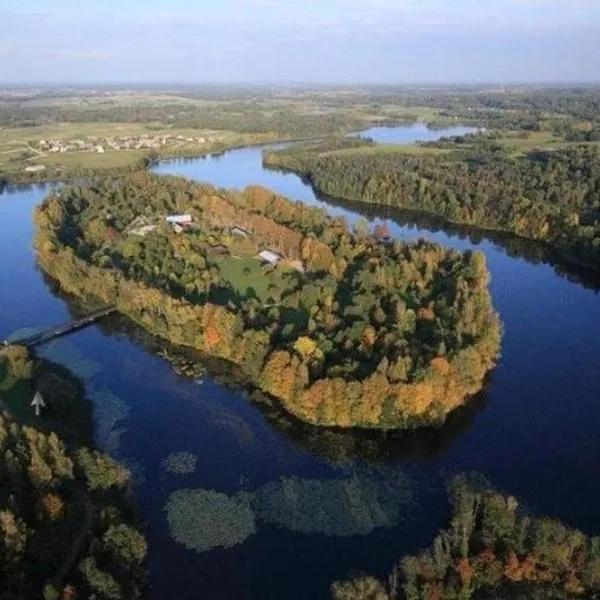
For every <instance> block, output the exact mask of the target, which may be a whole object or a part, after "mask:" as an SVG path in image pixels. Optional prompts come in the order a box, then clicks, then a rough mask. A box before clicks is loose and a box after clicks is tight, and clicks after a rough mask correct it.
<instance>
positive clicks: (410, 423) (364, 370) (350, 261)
mask: <svg viewBox="0 0 600 600" xmlns="http://www.w3.org/2000/svg"><path fill="white" fill-rule="evenodd" d="M36 220H37V227H38V233H37V238H36V247H37V251H38V256H39V264H40V265H41V267H42V268H43V269H44V270H45V271H46V272H47V273H48V274H50V275H51V276H52V277H53V278H54V279H56V280H57V281H58V282H60V284H61V286H62V288H63V289H64V290H65V291H66V292H68V293H72V294H75V295H79V296H84V297H90V298H95V299H97V300H98V301H101V302H103V303H107V304H114V305H116V307H117V308H118V310H119V311H120V312H122V313H123V314H125V315H127V316H128V317H130V318H131V319H132V320H133V321H135V322H137V323H139V324H140V325H142V326H143V327H145V328H146V329H148V330H149V331H151V332H152V333H154V334H157V335H159V336H161V337H163V338H166V339H169V340H170V341H172V342H174V343H177V344H181V345H186V346H191V347H193V348H196V349H197V350H199V351H201V352H203V353H206V354H208V355H211V356H215V357H219V358H223V359H226V360H228V361H231V362H232V363H233V364H235V365H236V366H237V367H238V368H239V369H240V370H241V371H242V372H243V373H244V374H245V376H246V377H247V379H248V381H249V383H251V384H252V385H253V386H255V387H258V388H260V389H262V390H263V391H265V392H266V393H268V394H270V395H272V396H274V397H276V398H278V399H279V400H280V401H281V403H282V404H283V406H284V407H285V408H286V409H287V410H288V411H290V412H291V413H292V414H294V415H296V416H297V417H299V418H300V419H303V420H304V421H307V422H309V423H313V424H318V425H324V426H340V427H353V426H358V427H366V428H384V429H389V428H404V427H415V426H420V425H431V424H439V423H441V422H443V421H444V419H445V417H446V415H447V414H448V413H449V412H450V411H452V410H454V409H456V408H457V407H459V406H461V405H462V404H464V402H465V401H466V399H467V398H468V397H469V396H471V395H472V394H474V393H475V392H477V391H478V390H480V389H481V387H482V385H483V381H484V378H485V375H486V373H487V372H488V371H489V370H490V369H491V368H492V367H493V366H494V364H495V361H496V359H497V357H498V354H499V348H500V337H501V326H500V321H499V318H498V316H497V314H496V313H495V312H494V310H493V307H492V303H491V298H490V294H489V291H488V282H489V274H488V270H487V267H486V263H485V257H484V256H483V255H482V254H479V253H470V252H466V253H459V252H457V251H454V250H448V249H444V248H442V247H441V246H439V245H437V244H433V243H428V242H425V241H419V242H416V243H413V244H406V243H403V242H401V241H393V242H392V241H390V240H387V241H382V240H381V239H380V238H381V237H385V236H382V235H381V234H382V232H379V233H380V236H379V238H378V237H377V236H375V235H372V234H371V233H370V232H369V230H368V227H357V228H356V230H355V231H353V230H351V229H350V228H349V226H348V225H347V223H346V222H345V221H344V220H342V219H334V218H331V217H328V216H327V215H326V214H325V212H324V211H322V210H320V209H316V208H312V207H308V206H305V205H303V204H301V203H292V202H290V201H288V200H286V199H284V198H282V197H280V196H276V195H274V194H273V193H271V192H269V191H267V190H265V189H263V188H260V187H249V188H247V189H246V190H244V191H243V192H238V191H225V190H222V189H216V188H214V187H212V186H209V185H203V184H198V183H193V182H190V181H188V180H185V179H183V178H175V177H160V176H156V175H151V174H149V173H146V172H139V173H135V174H133V175H130V176H127V177H124V178H121V179H106V180H102V181H98V182H95V183H92V184H91V185H89V186H87V187H71V188H65V189H63V190H62V191H60V192H58V193H57V194H55V195H52V196H50V197H48V198H47V199H46V201H45V202H44V203H43V205H42V206H41V207H40V208H39V209H38V211H37V215H36Z"/></svg>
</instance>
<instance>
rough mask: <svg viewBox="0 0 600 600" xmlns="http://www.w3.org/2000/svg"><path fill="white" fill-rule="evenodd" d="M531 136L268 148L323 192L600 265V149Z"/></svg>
mask: <svg viewBox="0 0 600 600" xmlns="http://www.w3.org/2000/svg"><path fill="white" fill-rule="evenodd" d="M524 135H525V137H523V136H524ZM526 135H527V134H523V133H519V132H512V133H511V132H497V131H496V132H489V133H481V134H478V135H467V136H463V137H457V138H448V139H442V140H440V141H438V142H430V143H424V144H420V145H416V146H406V145H405V146H394V145H392V144H375V143H373V142H372V141H371V140H368V139H361V138H349V139H330V140H325V141H322V142H316V143H310V144H298V145H294V146H292V147H290V148H287V149H284V150H280V151H269V152H267V153H265V156H264V163H265V165H267V166H269V167H274V168H281V169H286V170H290V171H293V172H295V173H297V174H300V175H302V176H303V177H305V178H306V179H308V180H309V181H310V182H311V184H312V185H313V187H314V188H315V190H316V191H317V192H318V193H320V194H323V195H325V196H330V197H334V198H340V199H345V200H350V201H358V202H364V203H369V204H373V205H382V206H391V207H396V208H401V209H408V210H415V211H422V212H426V213H430V214H434V215H437V216H440V217H442V218H443V219H445V220H446V221H448V222H451V223H457V224H464V225H468V226H474V227H478V228H480V229H486V230H492V231H501V232H506V233H509V234H514V235H518V236H520V237H523V238H527V239H530V240H536V241H539V242H543V243H545V244H548V245H549V246H550V247H551V248H553V249H554V250H556V251H557V252H558V253H559V254H560V255H561V256H562V257H564V258H565V259H567V260H569V261H571V262H573V263H576V264H580V265H585V266H587V267H591V268H593V269H599V268H600V149H599V148H598V146H597V145H595V144H593V143H582V144H580V143H569V144H567V143H565V142H560V141H559V142H557V140H554V141H549V142H547V143H548V146H539V147H537V148H536V147H532V143H533V142H532V141H530V140H529V139H527V137H526ZM533 141H535V138H534V140H533ZM557 144H558V146H557ZM521 146H522V147H523V148H524V149H525V152H520V151H519V149H520V148H521Z"/></svg>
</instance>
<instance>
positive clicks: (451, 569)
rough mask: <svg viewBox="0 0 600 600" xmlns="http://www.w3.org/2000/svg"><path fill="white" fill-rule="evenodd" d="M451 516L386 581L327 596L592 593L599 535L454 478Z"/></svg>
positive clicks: (465, 599) (599, 573)
mask: <svg viewBox="0 0 600 600" xmlns="http://www.w3.org/2000/svg"><path fill="white" fill-rule="evenodd" d="M450 499H451V502H452V515H451V517H450V520H449V526H448V527H447V528H446V529H444V530H442V531H440V533H439V534H438V536H437V537H436V538H435V540H434V542H433V544H432V545H431V547H430V548H429V549H428V550H425V551H423V552H421V553H420V554H417V555H415V556H407V557H405V558H403V559H402V560H401V561H400V563H399V564H398V565H397V567H396V568H395V569H394V570H393V572H392V573H391V574H390V576H389V578H388V580H387V581H379V580H377V579H375V578H372V577H369V576H361V577H357V578H355V579H353V580H350V581H345V582H337V583H335V584H334V585H333V586H332V597H333V598H334V600H354V599H355V598H364V599H368V600H434V599H435V600H459V599H460V600H469V599H471V598H473V599H476V598H479V599H482V600H483V599H484V598H530V599H540V600H541V599H545V600H547V599H556V600H559V599H563V600H564V599H567V598H598V597H600V537H593V538H590V537H588V536H586V535H584V534H583V533H582V532H581V531H577V530H574V529H570V528H568V527H566V526H565V525H563V524H562V523H561V522H560V521H557V520H552V519H547V518H540V517H535V516H532V515H530V514H529V513H528V512H527V511H526V510H525V509H524V508H523V507H521V506H520V504H519V502H518V501H517V499H516V498H514V497H512V496H506V495H503V494H500V493H497V492H495V491H492V490H490V489H489V487H487V485H486V484H482V482H481V481H470V479H469V478H468V477H466V476H460V477H457V478H456V479H455V480H454V481H453V482H452V484H451V486H450Z"/></svg>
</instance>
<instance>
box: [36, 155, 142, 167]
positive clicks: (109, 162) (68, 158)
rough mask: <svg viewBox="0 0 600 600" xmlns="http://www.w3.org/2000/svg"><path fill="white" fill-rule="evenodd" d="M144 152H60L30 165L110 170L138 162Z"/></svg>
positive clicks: (41, 158)
mask: <svg viewBox="0 0 600 600" xmlns="http://www.w3.org/2000/svg"><path fill="white" fill-rule="evenodd" d="M145 155H146V152H145V151H144V150H114V151H113V152H105V153H104V154H100V153H98V152H62V153H60V154H48V155H47V156H44V157H40V158H39V159H36V160H34V161H31V164H40V165H45V166H47V167H64V168H67V169H71V168H85V169H112V168H117V167H127V166H130V165H133V164H135V163H136V162H138V161H140V160H141V159H142V158H143V157H144V156H145Z"/></svg>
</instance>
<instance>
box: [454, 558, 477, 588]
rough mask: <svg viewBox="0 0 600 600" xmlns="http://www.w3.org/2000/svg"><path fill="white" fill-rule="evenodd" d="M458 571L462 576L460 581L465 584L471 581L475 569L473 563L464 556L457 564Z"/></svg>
mask: <svg viewBox="0 0 600 600" xmlns="http://www.w3.org/2000/svg"><path fill="white" fill-rule="evenodd" d="M456 572H457V573H458V576H459V577H460V581H461V583H462V584H463V585H465V584H466V585H468V584H469V583H470V581H471V579H473V575H474V573H475V569H473V567H472V566H471V563H470V562H469V559H468V558H462V559H461V560H460V561H459V562H458V565H456Z"/></svg>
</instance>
